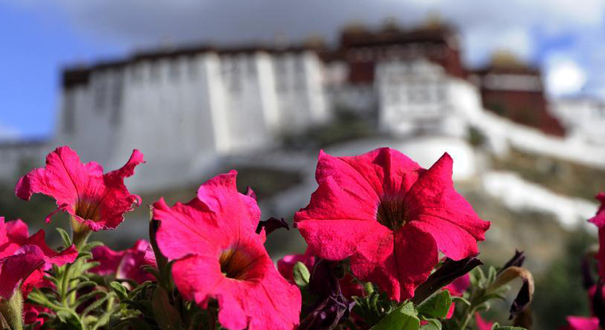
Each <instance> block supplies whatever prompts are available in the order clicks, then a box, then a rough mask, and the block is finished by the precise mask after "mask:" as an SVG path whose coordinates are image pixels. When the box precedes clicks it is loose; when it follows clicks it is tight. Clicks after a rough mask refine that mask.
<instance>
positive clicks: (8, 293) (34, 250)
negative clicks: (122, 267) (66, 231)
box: [0, 217, 78, 300]
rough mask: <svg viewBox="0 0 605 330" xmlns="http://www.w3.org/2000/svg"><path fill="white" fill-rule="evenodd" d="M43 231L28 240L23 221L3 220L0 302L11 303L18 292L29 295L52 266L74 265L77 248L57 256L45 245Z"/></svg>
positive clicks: (0, 219) (68, 249) (1, 229)
mask: <svg viewBox="0 0 605 330" xmlns="http://www.w3.org/2000/svg"><path fill="white" fill-rule="evenodd" d="M44 236H45V234H44V231H43V230H40V231H38V232H37V233H36V234H34V235H33V236H31V237H29V233H28V228H27V225H25V224H24V223H23V222H22V221H20V220H17V221H11V222H8V223H5V222H4V218H3V217H0V299H7V300H8V299H10V297H12V296H13V294H14V293H15V291H16V290H17V288H19V287H21V290H22V293H23V294H24V295H27V294H28V293H29V292H30V291H31V289H32V288H33V287H34V286H36V285H38V284H39V283H41V282H42V281H43V272H44V271H45V270H48V269H49V268H50V267H51V265H57V266H61V265H64V264H66V263H71V262H73V261H74V260H75V259H76V257H77V255H78V252H77V251H76V249H75V247H74V246H71V247H69V248H67V249H65V250H64V251H62V252H60V253H58V252H56V251H54V250H53V249H51V248H49V247H48V246H47V245H46V242H45V240H44Z"/></svg>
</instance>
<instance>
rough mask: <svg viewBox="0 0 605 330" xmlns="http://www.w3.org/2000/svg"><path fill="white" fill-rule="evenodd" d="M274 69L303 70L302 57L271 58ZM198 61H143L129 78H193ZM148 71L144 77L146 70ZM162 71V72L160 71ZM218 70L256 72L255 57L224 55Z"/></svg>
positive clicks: (241, 72)
mask: <svg viewBox="0 0 605 330" xmlns="http://www.w3.org/2000/svg"><path fill="white" fill-rule="evenodd" d="M273 65H274V70H275V71H276V72H292V71H295V72H303V71H304V69H305V66H304V62H303V59H302V58H292V57H286V56H282V57H277V58H274V59H273ZM199 66H200V63H199V61H197V60H195V59H181V60H176V61H166V62H163V63H143V64H141V65H138V66H136V67H135V68H132V69H130V70H129V71H130V73H129V74H130V79H132V81H134V82H140V81H143V80H146V78H148V80H150V81H160V80H161V78H162V76H167V77H169V78H170V79H173V80H178V79H181V78H185V77H188V78H190V79H195V78H197V77H198V75H199ZM145 71H148V73H147V75H148V77H146V72H145ZM162 71H164V72H162ZM220 72H221V75H222V76H223V77H225V76H229V75H236V76H240V75H249V76H254V75H256V74H257V62H256V58H255V57H250V56H246V57H244V56H225V57H222V58H221V60H220Z"/></svg>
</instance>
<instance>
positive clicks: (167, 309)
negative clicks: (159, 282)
mask: <svg viewBox="0 0 605 330" xmlns="http://www.w3.org/2000/svg"><path fill="white" fill-rule="evenodd" d="M151 303H152V306H153V313H154V316H155V319H156V321H157V322H158V325H159V326H160V329H162V330H177V329H183V326H182V324H181V316H180V314H179V312H178V311H177V310H176V309H175V308H174V306H172V305H171V304H170V299H169V297H168V293H167V292H166V290H164V289H163V288H161V287H157V288H156V289H155V290H154V291H153V299H152V302H151Z"/></svg>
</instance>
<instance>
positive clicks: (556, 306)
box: [532, 230, 595, 330]
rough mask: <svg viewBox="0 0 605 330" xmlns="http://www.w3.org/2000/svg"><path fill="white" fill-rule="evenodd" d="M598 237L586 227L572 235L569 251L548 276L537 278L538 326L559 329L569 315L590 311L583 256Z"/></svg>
mask: <svg viewBox="0 0 605 330" xmlns="http://www.w3.org/2000/svg"><path fill="white" fill-rule="evenodd" d="M594 242H595V238H594V237H593V236H592V235H590V234H589V233H587V232H586V231H584V230H578V231H577V232H576V233H575V234H574V235H571V236H570V240H569V242H560V243H559V244H565V245H566V246H567V249H566V250H567V253H566V255H564V256H562V257H561V258H560V259H558V260H556V261H555V262H554V263H553V264H552V265H551V266H550V267H549V269H548V270H547V271H546V272H545V275H544V276H541V277H539V278H537V279H536V295H535V297H534V298H535V301H534V302H533V303H532V305H533V306H534V307H533V310H534V313H535V315H536V329H538V330H548V329H557V328H559V327H561V326H563V325H565V324H566V323H565V318H566V316H568V315H581V316H588V315H590V312H589V306H588V302H589V299H588V292H586V290H585V289H584V288H582V274H581V271H580V269H581V259H582V256H583V255H584V254H585V253H586V250H587V248H588V246H590V245H591V244H592V243H594Z"/></svg>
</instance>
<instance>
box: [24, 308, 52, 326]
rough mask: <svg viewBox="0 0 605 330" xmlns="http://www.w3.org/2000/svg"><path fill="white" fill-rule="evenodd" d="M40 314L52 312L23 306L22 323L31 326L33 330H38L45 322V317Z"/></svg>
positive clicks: (46, 309)
mask: <svg viewBox="0 0 605 330" xmlns="http://www.w3.org/2000/svg"><path fill="white" fill-rule="evenodd" d="M42 313H46V314H50V313H52V311H51V310H50V309H48V308H46V307H42V306H39V305H32V304H28V303H26V304H24V306H23V323H25V324H33V325H34V327H33V329H34V330H39V329H41V328H42V326H43V325H44V322H46V319H47V317H46V316H44V315H43V314H42Z"/></svg>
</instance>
